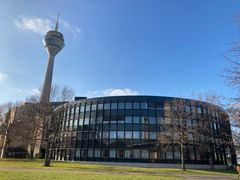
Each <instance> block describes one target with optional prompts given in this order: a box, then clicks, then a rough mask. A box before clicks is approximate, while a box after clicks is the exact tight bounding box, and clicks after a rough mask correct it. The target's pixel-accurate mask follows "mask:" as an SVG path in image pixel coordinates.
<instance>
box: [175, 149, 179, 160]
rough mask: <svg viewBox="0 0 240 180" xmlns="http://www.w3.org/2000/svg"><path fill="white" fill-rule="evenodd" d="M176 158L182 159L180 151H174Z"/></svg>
mask: <svg viewBox="0 0 240 180" xmlns="http://www.w3.org/2000/svg"><path fill="white" fill-rule="evenodd" d="M174 159H180V151H174Z"/></svg>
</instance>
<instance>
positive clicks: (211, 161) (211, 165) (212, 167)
mask: <svg viewBox="0 0 240 180" xmlns="http://www.w3.org/2000/svg"><path fill="white" fill-rule="evenodd" d="M209 163H210V168H211V169H214V163H213V153H212V146H210V156H209Z"/></svg>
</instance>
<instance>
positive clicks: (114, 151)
mask: <svg viewBox="0 0 240 180" xmlns="http://www.w3.org/2000/svg"><path fill="white" fill-rule="evenodd" d="M115 157H116V150H115V149H110V158H115Z"/></svg>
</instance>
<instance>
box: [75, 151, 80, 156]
mask: <svg viewBox="0 0 240 180" xmlns="http://www.w3.org/2000/svg"><path fill="white" fill-rule="evenodd" d="M75 156H76V158H80V149H76V152H75Z"/></svg>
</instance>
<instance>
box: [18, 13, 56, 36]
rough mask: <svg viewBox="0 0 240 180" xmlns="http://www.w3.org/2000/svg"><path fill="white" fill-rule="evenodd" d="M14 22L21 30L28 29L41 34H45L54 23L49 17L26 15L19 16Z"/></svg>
mask: <svg viewBox="0 0 240 180" xmlns="http://www.w3.org/2000/svg"><path fill="white" fill-rule="evenodd" d="M14 24H15V25H16V26H17V27H18V28H19V29H21V30H28V31H32V32H35V33H39V34H45V33H46V32H47V31H49V30H50V29H51V26H53V23H52V22H51V21H50V20H49V19H43V18H39V17H25V16H18V18H16V19H15V20H14Z"/></svg>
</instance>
